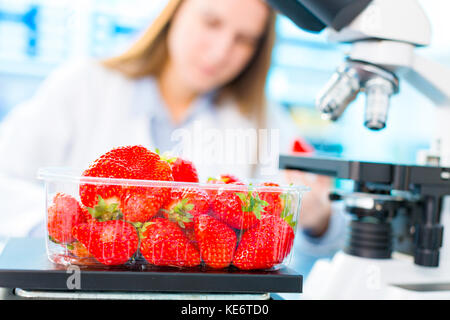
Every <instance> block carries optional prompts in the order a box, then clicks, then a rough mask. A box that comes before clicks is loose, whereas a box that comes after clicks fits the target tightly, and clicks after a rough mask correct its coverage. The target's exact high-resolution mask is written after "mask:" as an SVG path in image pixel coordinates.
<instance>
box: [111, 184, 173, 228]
mask: <svg viewBox="0 0 450 320" xmlns="http://www.w3.org/2000/svg"><path fill="white" fill-rule="evenodd" d="M168 195H169V189H168V188H164V187H161V188H155V187H153V188H147V190H143V191H142V192H139V193H134V192H128V193H126V194H125V195H124V196H123V197H122V198H121V203H120V210H121V211H122V212H123V217H124V219H125V220H126V221H129V222H146V221H148V220H150V219H151V218H153V217H154V216H156V214H157V213H158V211H159V209H160V208H161V207H162V206H163V204H164V203H165V202H166V201H167V199H168Z"/></svg>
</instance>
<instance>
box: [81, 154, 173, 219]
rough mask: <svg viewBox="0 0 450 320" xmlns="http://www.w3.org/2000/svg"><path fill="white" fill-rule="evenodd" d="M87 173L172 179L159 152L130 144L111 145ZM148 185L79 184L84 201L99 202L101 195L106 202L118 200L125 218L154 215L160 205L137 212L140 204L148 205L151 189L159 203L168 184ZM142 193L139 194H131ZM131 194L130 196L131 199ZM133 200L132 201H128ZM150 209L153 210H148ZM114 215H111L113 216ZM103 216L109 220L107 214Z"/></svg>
mask: <svg viewBox="0 0 450 320" xmlns="http://www.w3.org/2000/svg"><path fill="white" fill-rule="evenodd" d="M83 176H85V177H100V178H119V179H138V180H162V181H173V177H172V170H171V168H170V165H169V164H168V163H167V162H165V161H162V160H161V159H160V157H159V155H158V154H156V153H154V152H151V151H150V150H148V149H146V148H145V147H143V146H128V147H119V148H115V149H112V150H111V151H109V152H107V153H105V154H104V155H102V156H101V157H100V158H98V159H97V160H95V162H94V163H92V164H91V165H90V166H89V168H88V169H87V170H85V171H84V172H83ZM148 189H149V188H144V187H132V186H121V185H98V184H89V183H83V184H81V185H80V197H81V201H82V203H83V204H84V205H85V206H87V207H90V208H94V207H95V206H96V205H97V204H98V199H100V197H101V198H102V199H104V201H105V203H106V204H107V205H111V204H114V203H115V204H117V206H116V208H119V209H120V210H121V211H122V213H123V215H124V217H125V219H127V218H128V216H130V217H131V218H130V221H135V220H139V221H140V220H142V219H141V217H144V221H146V220H148V218H151V217H152V215H153V214H154V213H155V212H157V211H158V209H159V208H157V209H152V210H144V212H137V210H138V209H137V208H143V209H146V208H149V207H150V206H149V204H148V200H147V196H148V193H149V192H150V193H151V194H152V196H151V197H150V198H155V197H156V198H158V199H160V200H161V201H158V202H156V201H155V203H153V204H152V208H153V207H158V206H159V207H160V206H161V205H162V204H163V203H164V202H165V200H166V199H167V197H168V195H169V188H167V187H166V188H164V187H161V188H156V187H155V188H152V191H148ZM130 194H131V195H139V196H135V197H133V196H130ZM130 198H131V200H130ZM128 202H131V203H132V205H127V203H128ZM148 211H150V212H148ZM114 218H115V217H110V219H114ZM103 220H107V217H106V216H105V217H104V219H103Z"/></svg>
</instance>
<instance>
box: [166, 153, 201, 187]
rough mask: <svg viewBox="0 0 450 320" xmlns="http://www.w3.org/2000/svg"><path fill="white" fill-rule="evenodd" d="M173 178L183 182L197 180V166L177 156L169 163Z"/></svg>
mask: <svg viewBox="0 0 450 320" xmlns="http://www.w3.org/2000/svg"><path fill="white" fill-rule="evenodd" d="M171 167H172V174H173V179H174V180H175V181H183V182H198V181H199V180H198V173H197V168H196V167H195V166H194V164H193V163H192V162H191V161H189V160H185V159H181V158H177V159H176V160H175V162H172V163H171Z"/></svg>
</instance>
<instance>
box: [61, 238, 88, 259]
mask: <svg viewBox="0 0 450 320" xmlns="http://www.w3.org/2000/svg"><path fill="white" fill-rule="evenodd" d="M67 249H69V251H70V253H71V254H73V255H74V256H76V257H78V258H91V257H94V256H93V255H92V254H90V253H89V251H88V250H87V249H86V247H85V246H84V245H83V244H82V243H81V242H79V241H75V242H72V243H71V244H68V245H67Z"/></svg>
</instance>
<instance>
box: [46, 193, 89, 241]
mask: <svg viewBox="0 0 450 320" xmlns="http://www.w3.org/2000/svg"><path fill="white" fill-rule="evenodd" d="M47 213H48V214H47V229H48V235H49V237H50V239H51V240H52V241H54V242H57V243H61V244H67V243H70V242H72V241H74V240H75V239H74V238H73V236H72V228H73V227H74V226H76V225H78V224H80V223H84V222H86V221H87V220H88V219H89V213H88V212H87V211H86V209H85V208H83V207H81V206H80V203H79V202H78V201H77V200H76V199H75V198H74V197H72V196H70V195H68V194H65V193H57V194H56V195H55V197H54V198H53V204H52V205H51V206H50V207H48V210H47Z"/></svg>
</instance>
